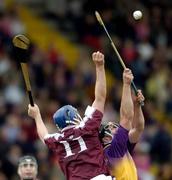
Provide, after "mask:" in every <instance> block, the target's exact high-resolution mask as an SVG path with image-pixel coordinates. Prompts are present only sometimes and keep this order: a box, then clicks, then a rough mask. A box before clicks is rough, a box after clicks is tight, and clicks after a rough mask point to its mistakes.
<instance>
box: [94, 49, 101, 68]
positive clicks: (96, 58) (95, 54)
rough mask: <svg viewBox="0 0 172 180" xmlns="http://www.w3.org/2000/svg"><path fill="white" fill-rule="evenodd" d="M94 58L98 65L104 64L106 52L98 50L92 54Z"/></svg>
mask: <svg viewBox="0 0 172 180" xmlns="http://www.w3.org/2000/svg"><path fill="white" fill-rule="evenodd" d="M92 59H93V61H94V63H95V65H96V66H102V65H104V54H102V53H101V52H99V51H97V52H94V53H93V54H92Z"/></svg>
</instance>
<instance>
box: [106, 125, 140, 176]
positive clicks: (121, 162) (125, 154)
mask: <svg viewBox="0 0 172 180" xmlns="http://www.w3.org/2000/svg"><path fill="white" fill-rule="evenodd" d="M134 146H135V144H131V143H130V142H129V139H128V130H126V129H125V128H123V127H122V126H120V127H119V128H118V130H117V132H116V133H115V134H114V136H113V140H112V143H111V145H109V146H108V147H106V149H105V154H106V157H107V158H108V161H109V168H110V172H111V175H113V176H114V177H116V179H117V180H137V179H138V178H137V170H136V167H135V163H134V161H133V159H132V157H131V155H130V153H132V151H133V149H134Z"/></svg>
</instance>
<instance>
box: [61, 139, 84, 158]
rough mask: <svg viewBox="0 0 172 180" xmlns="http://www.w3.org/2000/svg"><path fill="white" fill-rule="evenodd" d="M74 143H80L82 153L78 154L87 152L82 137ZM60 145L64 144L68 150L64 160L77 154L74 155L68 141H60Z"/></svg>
mask: <svg viewBox="0 0 172 180" xmlns="http://www.w3.org/2000/svg"><path fill="white" fill-rule="evenodd" d="M72 141H78V144H79V146H80V151H79V152H78V153H80V152H82V151H85V150H86V149H87V146H86V144H85V141H84V139H83V138H82V137H77V138H75V139H73V140H72ZM60 143H62V144H63V145H64V148H65V150H66V156H65V157H64V158H66V157H69V156H72V155H75V153H72V150H71V147H70V144H69V143H68V142H67V141H60Z"/></svg>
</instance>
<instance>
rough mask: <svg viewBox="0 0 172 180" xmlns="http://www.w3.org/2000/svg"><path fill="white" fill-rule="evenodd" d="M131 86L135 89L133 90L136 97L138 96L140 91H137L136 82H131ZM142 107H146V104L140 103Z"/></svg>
mask: <svg viewBox="0 0 172 180" xmlns="http://www.w3.org/2000/svg"><path fill="white" fill-rule="evenodd" d="M131 86H132V88H133V90H134V93H135V95H136V96H137V93H138V89H137V87H136V85H135V84H134V81H132V82H131ZM140 105H141V106H144V102H143V101H140Z"/></svg>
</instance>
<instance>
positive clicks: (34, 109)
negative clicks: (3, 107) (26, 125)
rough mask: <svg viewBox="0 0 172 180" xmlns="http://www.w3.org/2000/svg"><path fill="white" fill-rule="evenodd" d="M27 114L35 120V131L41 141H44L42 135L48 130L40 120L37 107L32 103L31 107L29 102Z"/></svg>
mask: <svg viewBox="0 0 172 180" xmlns="http://www.w3.org/2000/svg"><path fill="white" fill-rule="evenodd" d="M28 114H29V116H30V117H32V118H33V119H34V120H35V123H36V128H37V133H38V136H39V138H40V139H41V141H42V142H43V143H44V137H45V135H47V134H48V130H47V128H46V127H45V125H44V122H43V120H42V117H41V114H40V111H39V107H38V106H37V105H36V104H34V107H32V106H31V105H30V104H29V106H28Z"/></svg>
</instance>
